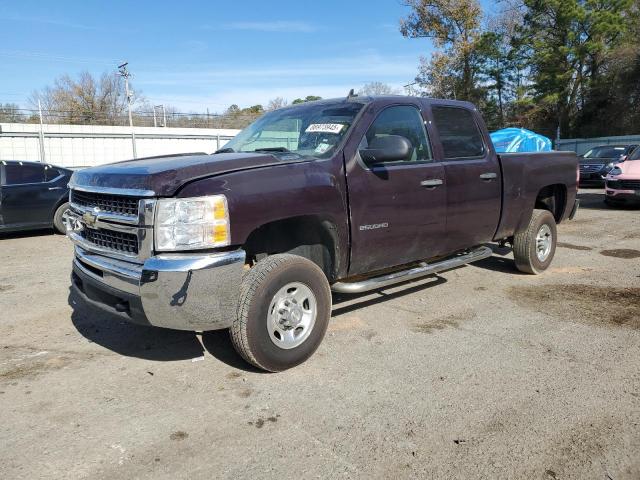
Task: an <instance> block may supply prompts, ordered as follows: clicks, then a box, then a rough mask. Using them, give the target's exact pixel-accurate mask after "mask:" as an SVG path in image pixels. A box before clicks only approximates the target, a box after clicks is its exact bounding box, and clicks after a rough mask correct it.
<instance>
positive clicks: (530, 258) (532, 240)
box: [513, 210, 558, 275]
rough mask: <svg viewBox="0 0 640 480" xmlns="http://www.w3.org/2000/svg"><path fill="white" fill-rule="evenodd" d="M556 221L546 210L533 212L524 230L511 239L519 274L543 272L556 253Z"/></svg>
mask: <svg viewBox="0 0 640 480" xmlns="http://www.w3.org/2000/svg"><path fill="white" fill-rule="evenodd" d="M557 237H558V234H557V229H556V220H555V218H553V215H552V214H551V212H549V211H548V210H534V211H533V214H532V215H531V220H529V225H528V227H527V228H526V230H524V231H522V232H520V233H517V234H516V235H515V236H514V237H513V257H514V259H515V261H516V268H517V269H518V270H520V271H521V272H525V273H532V274H534V275H537V274H539V273H542V272H544V271H545V270H546V269H547V268H549V265H551V261H552V260H553V256H554V255H555V253H556V242H557Z"/></svg>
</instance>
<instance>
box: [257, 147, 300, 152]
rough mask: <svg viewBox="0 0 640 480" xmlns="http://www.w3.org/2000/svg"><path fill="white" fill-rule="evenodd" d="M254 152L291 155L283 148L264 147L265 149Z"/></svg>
mask: <svg viewBox="0 0 640 480" xmlns="http://www.w3.org/2000/svg"><path fill="white" fill-rule="evenodd" d="M254 152H282V153H291V150H289V149H288V148H285V147H265V148H256V149H255V150H254Z"/></svg>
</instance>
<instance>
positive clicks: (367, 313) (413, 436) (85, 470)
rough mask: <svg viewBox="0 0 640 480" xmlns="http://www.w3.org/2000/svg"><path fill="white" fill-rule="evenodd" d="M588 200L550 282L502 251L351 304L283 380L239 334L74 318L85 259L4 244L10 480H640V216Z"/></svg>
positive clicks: (588, 195)
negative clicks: (259, 365)
mask: <svg viewBox="0 0 640 480" xmlns="http://www.w3.org/2000/svg"><path fill="white" fill-rule="evenodd" d="M602 193H603V192H602V191H601V190H585V191H582V192H581V194H580V196H581V198H582V202H583V208H582V209H581V210H580V212H579V213H578V216H577V219H576V220H574V221H572V222H568V223H566V224H563V225H561V226H560V227H559V234H560V240H561V242H562V243H561V244H560V246H559V248H558V250H557V252H556V258H555V260H554V263H553V265H552V268H551V269H550V270H549V271H548V272H546V273H545V274H544V275H542V276H528V275H522V274H519V273H517V272H516V271H515V270H514V268H513V266H512V260H511V256H510V254H509V252H508V251H506V250H496V255H494V256H493V257H492V258H490V259H487V260H484V261H482V262H479V263H477V264H475V265H473V266H467V267H463V268H458V269H455V270H451V271H448V272H445V273H443V274H441V275H439V276H437V277H430V278H427V279H425V280H422V281H420V282H415V283H412V284H409V285H406V286H403V287H401V288H393V289H387V290H385V291H384V292H380V293H375V294H370V295H366V296H360V297H357V298H355V297H340V298H335V302H334V303H335V305H334V315H333V318H332V321H331V324H330V327H329V332H328V334H327V337H326V338H325V341H324V342H323V344H322V346H321V347H320V349H319V350H318V352H317V353H316V354H315V356H314V357H312V358H311V360H310V361H308V362H307V363H306V364H304V365H302V366H300V367H298V368H295V369H293V370H291V371H287V372H284V373H280V374H263V373H260V372H256V371H255V370H252V369H251V368H249V367H248V366H247V365H246V364H244V363H243V362H242V360H241V359H240V358H239V357H238V356H237V355H236V354H235V352H234V351H233V350H232V347H231V344H230V342H229V340H228V337H227V334H226V332H210V333H206V334H204V335H202V336H200V335H196V334H193V333H186V332H175V331H166V330H160V329H148V328H144V327H138V326H134V325H129V324H126V323H121V322H119V321H117V320H113V319H111V318H108V317H106V316H103V315H101V314H96V313H95V312H90V311H87V310H85V309H83V308H82V307H81V306H80V305H77V304H76V305H74V300H73V298H70V297H69V288H68V287H69V273H70V264H71V257H72V248H71V245H70V244H69V242H68V241H67V240H66V239H65V238H64V237H62V236H58V235H53V234H51V233H48V232H37V233H30V234H28V235H13V236H10V237H6V238H4V239H2V240H0V337H1V338H2V346H1V347H0V406H1V411H2V414H1V416H2V421H1V422H0V478H3V479H13V478H24V479H35V478H92V479H96V478H105V479H130V478H170V479H174V478H191V479H194V478H207V479H210V478H233V479H235V478H252V479H258V478H316V477H319V478H339V477H346V478H389V477H394V478H510V479H513V478H543V479H544V478H547V479H560V478H595V479H616V480H617V479H623V478H628V479H638V478H640V453H639V452H640V426H639V423H640V368H639V364H640V362H639V360H640V288H639V286H640V280H639V279H640V210H637V209H636V210H630V209H610V208H607V207H605V206H604V205H603V204H602V199H603V195H602Z"/></svg>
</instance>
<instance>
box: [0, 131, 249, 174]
mask: <svg viewBox="0 0 640 480" xmlns="http://www.w3.org/2000/svg"><path fill="white" fill-rule="evenodd" d="M0 129H1V130H0V160H31V161H41V160H42V158H41V157H42V153H44V161H45V162H47V163H52V164H54V165H60V166H62V167H83V166H93V165H102V164H104V163H110V162H117V161H121V160H128V159H131V158H133V147H132V136H131V129H130V128H129V127H107V126H94V125H44V127H43V139H42V140H41V138H40V125H33V124H23V123H0ZM134 131H135V137H136V151H137V155H138V158H141V157H150V156H154V155H166V154H173V153H189V152H205V153H212V152H214V151H215V150H217V149H219V148H221V147H222V146H223V145H224V144H225V143H227V142H228V141H229V140H230V139H231V138H233V137H234V136H235V135H237V133H238V132H239V130H231V129H211V128H154V127H134ZM41 142H42V144H41Z"/></svg>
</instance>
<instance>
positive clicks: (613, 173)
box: [609, 167, 622, 177]
mask: <svg viewBox="0 0 640 480" xmlns="http://www.w3.org/2000/svg"><path fill="white" fill-rule="evenodd" d="M609 175H611V176H612V177H615V176H616V175H622V169H621V168H620V167H613V169H612V170H611V171H610V172H609Z"/></svg>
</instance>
